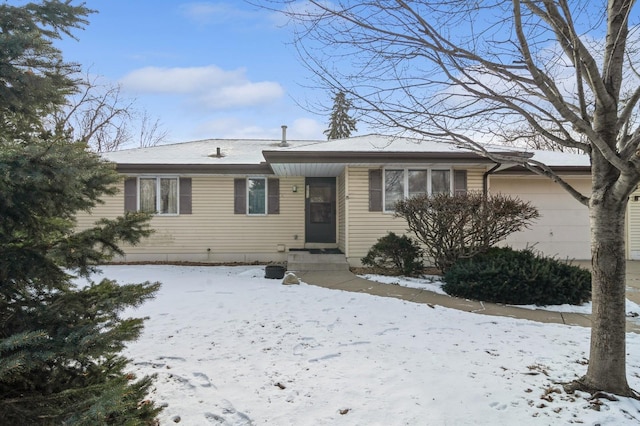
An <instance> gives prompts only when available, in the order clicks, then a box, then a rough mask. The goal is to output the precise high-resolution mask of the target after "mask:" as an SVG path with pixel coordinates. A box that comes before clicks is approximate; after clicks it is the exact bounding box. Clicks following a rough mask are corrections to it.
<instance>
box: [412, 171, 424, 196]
mask: <svg viewBox="0 0 640 426" xmlns="http://www.w3.org/2000/svg"><path fill="white" fill-rule="evenodd" d="M427 173H428V172H427V171H426V170H409V197H415V196H416V195H426V194H428V191H427Z"/></svg>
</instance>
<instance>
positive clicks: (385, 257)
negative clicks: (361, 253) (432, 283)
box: [361, 232, 424, 276]
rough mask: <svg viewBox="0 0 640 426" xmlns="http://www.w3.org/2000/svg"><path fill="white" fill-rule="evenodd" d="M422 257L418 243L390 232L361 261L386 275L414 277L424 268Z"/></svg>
mask: <svg viewBox="0 0 640 426" xmlns="http://www.w3.org/2000/svg"><path fill="white" fill-rule="evenodd" d="M421 257H422V249H421V248H420V246H419V245H418V243H416V242H415V241H413V240H412V239H411V238H410V237H407V236H406V235H402V236H398V235H396V234H395V233H393V232H389V233H388V234H387V235H385V236H384V237H381V238H379V239H378V242H377V243H375V244H374V245H373V246H372V247H371V249H370V250H369V252H368V253H367V255H366V256H365V257H363V258H362V259H361V261H362V264H363V265H365V266H371V267H374V268H376V269H381V270H384V271H385V272H386V273H391V274H394V275H406V276H414V275H417V274H418V273H420V272H421V271H422V269H423V268H424V265H423V264H422V261H421V260H420V259H421Z"/></svg>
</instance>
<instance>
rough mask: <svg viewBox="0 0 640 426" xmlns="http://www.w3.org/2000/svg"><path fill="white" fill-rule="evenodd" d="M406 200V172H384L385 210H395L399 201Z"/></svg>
mask: <svg viewBox="0 0 640 426" xmlns="http://www.w3.org/2000/svg"><path fill="white" fill-rule="evenodd" d="M402 198H404V171H403V170H385V172H384V209H385V210H387V211H391V210H394V209H395V204H396V202H397V201H399V200H402Z"/></svg>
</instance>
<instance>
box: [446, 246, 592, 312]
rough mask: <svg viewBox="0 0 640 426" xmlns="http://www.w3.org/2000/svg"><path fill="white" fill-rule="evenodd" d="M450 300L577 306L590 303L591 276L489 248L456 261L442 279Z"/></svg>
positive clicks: (531, 256) (577, 269) (521, 253)
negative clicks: (454, 297) (455, 297)
mask: <svg viewBox="0 0 640 426" xmlns="http://www.w3.org/2000/svg"><path fill="white" fill-rule="evenodd" d="M444 281H445V285H444V286H443V289H444V291H446V292H447V293H448V294H450V295H452V296H457V297H464V298H468V299H475V300H482V301H486V302H495V303H508V304H513V305H539V306H541V305H561V304H571V305H579V304H582V303H584V302H587V301H589V300H590V299H591V272H589V271H588V270H586V269H583V268H580V267H578V266H575V265H571V264H570V263H569V262H566V261H561V260H558V259H555V258H550V257H543V256H541V255H540V254H537V253H535V252H534V251H533V250H531V249H526V250H513V249H511V248H508V247H507V248H495V247H494V248H492V249H490V250H489V251H488V252H486V253H482V254H478V255H476V256H474V257H472V258H469V259H460V260H458V261H457V262H456V263H455V264H454V265H453V266H452V267H451V268H450V269H449V270H448V271H447V272H446V273H445V275H444Z"/></svg>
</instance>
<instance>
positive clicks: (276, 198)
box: [267, 179, 280, 214]
mask: <svg viewBox="0 0 640 426" xmlns="http://www.w3.org/2000/svg"><path fill="white" fill-rule="evenodd" d="M267 182H269V187H268V191H269V198H268V199H267V212H268V213H269V214H280V179H268V180H267Z"/></svg>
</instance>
